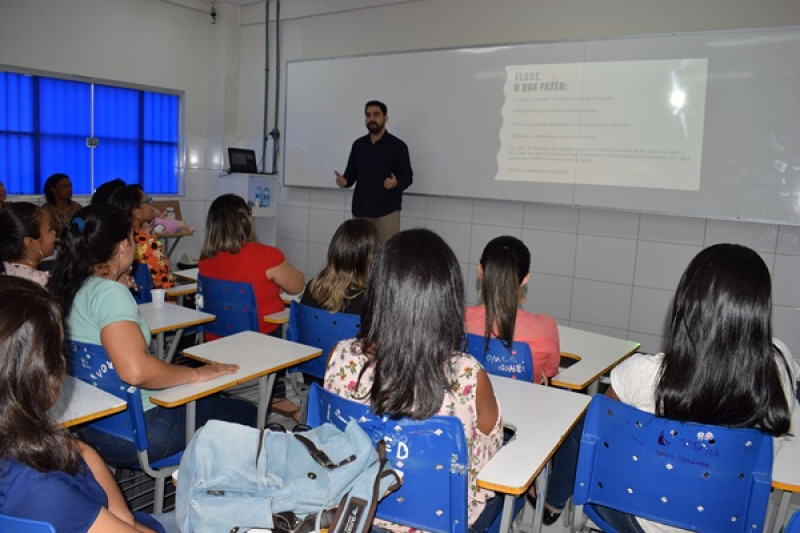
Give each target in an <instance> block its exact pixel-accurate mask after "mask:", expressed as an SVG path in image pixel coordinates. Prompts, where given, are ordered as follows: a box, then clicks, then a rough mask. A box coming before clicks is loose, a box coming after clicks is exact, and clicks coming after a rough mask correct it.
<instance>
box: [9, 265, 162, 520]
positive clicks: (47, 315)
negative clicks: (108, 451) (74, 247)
mask: <svg viewBox="0 0 800 533" xmlns="http://www.w3.org/2000/svg"><path fill="white" fill-rule="evenodd" d="M62 350H63V331H62V328H61V313H60V312H59V310H58V306H57V305H56V304H55V302H54V301H53V299H52V298H51V296H50V294H48V292H47V291H46V290H45V289H44V288H42V287H41V286H39V285H36V284H35V283H33V282H31V281H28V280H24V279H18V278H12V277H9V276H0V435H2V438H0V513H2V514H5V515H8V516H14V517H18V518H26V519H29V520H38V521H42V522H47V523H49V524H51V525H53V526H54V527H55V529H56V531H58V532H59V533H84V532H87V531H88V532H89V533H105V532H110V533H124V532H134V531H149V532H151V533H152V532H153V531H163V529H162V527H161V525H160V524H159V523H158V522H157V521H155V520H153V518H152V517H150V516H148V515H145V514H144V513H131V511H130V510H129V509H128V506H127V504H126V503H125V499H124V498H123V496H122V493H121V492H120V491H119V487H117V485H116V482H115V481H114V477H113V476H112V475H111V472H110V471H109V470H108V467H106V465H105V463H104V462H103V460H102V459H101V458H100V457H99V456H98V455H97V452H95V451H94V450H93V449H91V448H90V447H89V446H87V445H86V444H84V443H82V442H80V441H78V440H76V439H74V438H73V437H72V436H70V434H69V432H67V431H65V430H59V429H56V427H55V426H54V425H53V422H52V421H51V420H50V418H49V416H48V413H47V411H48V409H49V408H50V407H52V406H53V404H54V403H55V401H56V398H58V393H59V390H60V388H61V383H62V381H63V379H64V374H65V370H66V362H65V360H64V355H63V351H62ZM168 516H169V515H168ZM168 516H163V517H161V518H162V520H169V519H171V520H172V521H173V522H174V516H172V517H171V518H168ZM145 524H146V525H145ZM172 529H174V528H172Z"/></svg>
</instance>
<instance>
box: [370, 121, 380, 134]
mask: <svg viewBox="0 0 800 533" xmlns="http://www.w3.org/2000/svg"><path fill="white" fill-rule="evenodd" d="M367 130H368V131H369V132H370V133H380V132H381V131H382V130H383V126H378V123H377V122H370V123H368V124H367Z"/></svg>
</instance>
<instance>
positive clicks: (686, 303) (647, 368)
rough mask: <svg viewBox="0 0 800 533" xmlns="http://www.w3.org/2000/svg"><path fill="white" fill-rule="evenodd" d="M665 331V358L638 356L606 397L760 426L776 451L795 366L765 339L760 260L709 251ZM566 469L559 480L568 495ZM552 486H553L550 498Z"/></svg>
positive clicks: (695, 264) (623, 518)
mask: <svg viewBox="0 0 800 533" xmlns="http://www.w3.org/2000/svg"><path fill="white" fill-rule="evenodd" d="M669 333H670V334H669V337H668V340H667V345H666V349H665V350H664V352H663V353H658V354H655V355H652V354H642V353H637V354H634V355H632V356H631V357H629V358H628V359H626V360H625V361H623V362H622V363H620V365H619V366H617V367H616V368H615V369H614V370H612V372H611V387H609V389H608V390H607V392H606V394H607V395H608V396H610V397H612V398H616V399H618V400H620V401H623V402H625V403H627V404H630V405H633V406H634V407H637V408H639V409H641V410H643V411H647V412H650V413H655V414H656V415H658V416H663V417H665V418H670V419H674V420H680V421H689V422H699V423H702V424H714V425H718V426H727V427H734V428H756V429H760V430H761V431H764V432H765V433H768V434H770V435H772V436H773V437H776V438H775V439H774V443H775V446H776V447H778V446H780V444H781V440H782V439H781V438H778V437H781V436H783V435H786V433H787V432H788V431H789V426H790V423H791V415H792V410H793V408H794V405H795V402H796V399H795V392H794V383H795V380H796V378H797V376H798V370H800V369H798V366H797V363H796V362H795V360H794V359H793V358H792V355H791V353H789V350H788V348H787V347H786V345H784V344H783V343H782V342H780V341H779V340H777V339H774V338H773V337H772V283H771V280H770V275H769V270H768V269H767V266H766V265H765V264H764V261H763V260H762V259H761V257H760V256H759V255H758V254H757V253H756V252H754V251H753V250H751V249H750V248H747V247H745V246H740V245H738V244H716V245H713V246H709V247H708V248H706V249H704V250H703V251H701V252H700V253H699V254H697V255H696V256H695V258H694V259H692V261H691V262H690V263H689V266H688V267H687V268H686V270H685V271H684V273H683V276H682V277H681V279H680V282H679V283H678V288H677V290H676V291H675V298H674V301H673V306H672V316H671V319H670V332H669ZM581 425H582V424H581ZM578 438H579V437H578ZM567 442H573V439H569V438H568V439H567ZM573 448H574V451H573V452H572V455H573V456H574V458H576V457H577V449H578V447H577V445H573ZM556 459H557V458H554V467H553V476H554V477H557V476H559V469H558V468H557V467H556V462H557V461H556ZM573 460H574V459H573ZM570 466H572V469H571V470H565V471H564V473H563V474H561V476H562V478H563V479H562V480H561V481H562V482H566V483H567V484H568V485H569V487H570V490H571V487H572V483H573V482H574V477H575V471H574V463H572V464H571V465H570ZM653 482H654V483H656V482H657V480H654V481H653ZM556 483H557V484H559V482H556ZM553 488H554V484H553V479H551V483H550V485H549V488H548V501H550V493H551V492H553ZM556 491H557V492H563V491H561V490H560V489H556ZM567 496H568V494H567ZM563 501H564V502H566V497H563ZM598 512H599V513H600V514H601V515H602V516H603V517H604V518H605V519H606V520H607V521H608V523H609V525H611V526H613V527H615V528H616V529H617V530H618V531H620V533H626V532H628V533H632V532H635V533H639V532H642V531H644V532H646V533H655V532H657V533H664V532H675V531H682V530H680V529H678V528H674V527H671V526H666V525H664V524H659V523H656V522H653V521H650V520H645V519H644V518H638V517H634V516H630V515H627V514H624V513H620V512H618V511H615V510H611V509H607V508H604V507H598Z"/></svg>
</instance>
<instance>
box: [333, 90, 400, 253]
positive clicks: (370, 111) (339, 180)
mask: <svg viewBox="0 0 800 533" xmlns="http://www.w3.org/2000/svg"><path fill="white" fill-rule="evenodd" d="M388 120H389V117H388V115H387V114H386V104H384V103H383V102H378V101H377V100H370V101H369V102H367V105H366V106H364V122H365V124H366V126H367V130H368V131H369V134H367V135H365V136H363V137H360V138H358V139H356V141H355V142H354V143H353V147H352V148H351V149H350V157H349V158H348V159H347V168H346V169H345V170H344V174H340V173H339V172H336V173H335V174H336V184H337V185H338V186H339V187H350V186H352V185H353V184H354V183H355V184H356V189H355V191H354V192H353V216H354V217H357V218H366V219H369V220H371V221H372V222H373V223H374V224H375V227H376V228H377V229H378V236H379V237H380V240H381V242H382V243H383V242H386V241H388V240H389V238H390V237H391V236H392V235H394V234H395V233H397V232H398V231H400V208H401V206H402V202H403V191H404V190H406V189H407V188H408V186H409V185H411V182H412V176H413V175H414V173H413V171H412V170H411V160H410V159H409V156H408V147H407V146H406V143H404V142H403V141H401V140H400V139H398V138H397V137H395V136H394V135H392V134H391V133H389V132H388V131H386V122H387V121H388Z"/></svg>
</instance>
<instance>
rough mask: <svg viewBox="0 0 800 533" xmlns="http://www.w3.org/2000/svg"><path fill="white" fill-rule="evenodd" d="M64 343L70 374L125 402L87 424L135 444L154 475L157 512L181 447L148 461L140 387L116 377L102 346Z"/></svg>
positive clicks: (141, 461) (141, 462)
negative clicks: (117, 410)
mask: <svg viewBox="0 0 800 533" xmlns="http://www.w3.org/2000/svg"><path fill="white" fill-rule="evenodd" d="M65 344H66V348H65V352H66V353H65V355H66V358H67V368H68V371H69V373H70V374H71V375H73V376H74V377H76V378H78V379H80V380H82V381H85V382H86V383H89V384H90V385H93V386H95V387H97V388H99V389H102V390H104V391H106V392H108V393H110V394H113V395H114V396H117V397H118V398H122V399H124V400H125V401H126V402H128V406H127V409H126V410H125V411H122V412H121V413H117V414H115V415H111V416H107V417H105V418H101V419H99V420H96V421H94V422H91V423H89V424H88V427H91V428H93V429H95V430H97V431H101V432H103V433H107V434H109V435H113V436H115V437H118V438H120V439H124V440H126V441H128V442H132V443H133V444H134V445H135V446H136V455H137V458H138V460H139V466H140V467H141V469H142V470H143V471H144V472H145V473H146V474H147V475H148V476H150V477H152V478H154V479H155V494H154V497H153V512H154V513H160V512H161V511H162V510H163V508H164V480H165V479H166V478H167V477H169V476H171V475H172V473H173V472H174V471H175V470H177V468H178V466H179V465H180V462H181V456H182V455H183V451H182V450H181V451H180V452H178V453H176V454H174V455H171V456H169V457H166V458H164V459H161V460H159V461H155V462H153V463H151V462H150V460H149V457H148V455H147V448H148V443H147V429H146V427H145V422H144V408H143V406H142V396H141V392H140V390H139V387H134V386H132V385H128V384H127V383H125V382H124V381H122V380H121V379H120V378H119V375H117V371H116V370H114V366H113V363H112V362H111V360H110V359H109V357H108V353H107V352H106V350H105V348H103V347H102V346H99V345H97V344H88V343H83V342H77V341H69V340H68V341H66V343H65ZM112 466H113V465H112Z"/></svg>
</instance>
